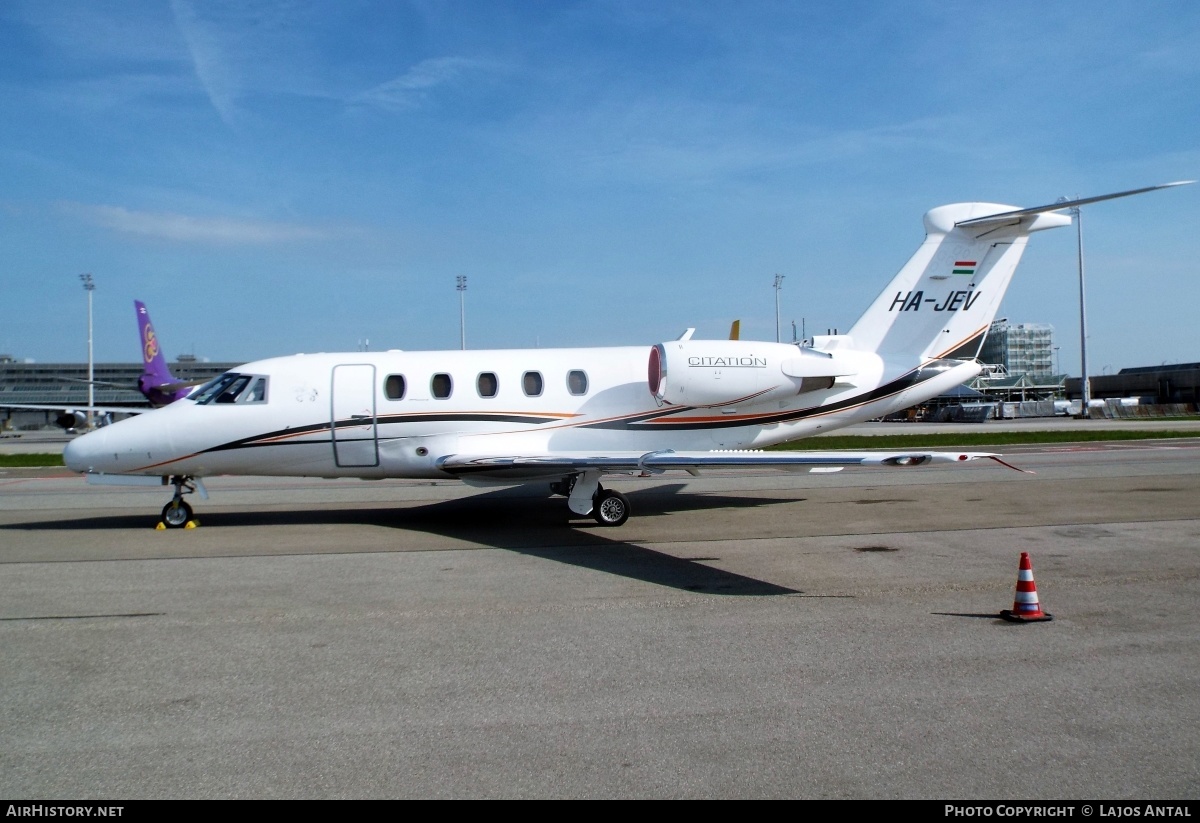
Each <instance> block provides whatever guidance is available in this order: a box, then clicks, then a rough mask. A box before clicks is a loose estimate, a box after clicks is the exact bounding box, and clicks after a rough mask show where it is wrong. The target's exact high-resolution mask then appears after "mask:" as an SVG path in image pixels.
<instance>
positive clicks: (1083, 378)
mask: <svg viewBox="0 0 1200 823" xmlns="http://www.w3.org/2000/svg"><path fill="white" fill-rule="evenodd" d="M1067 213H1068V214H1070V215H1071V216H1072V217H1074V218H1075V237H1076V243H1077V246H1078V249H1079V371H1080V376H1079V391H1080V398H1081V399H1080V408H1079V411H1080V413H1081V414H1082V416H1083V418H1084V419H1085V420H1087V419H1090V418H1089V417H1088V406H1089V405H1090V404H1091V401H1092V390H1091V386H1090V385H1089V383H1088V366H1087V298H1086V294H1085V292H1084V287H1083V212H1082V211H1081V210H1080V208H1079V206H1075V207H1073V208H1070V209H1068V210H1067Z"/></svg>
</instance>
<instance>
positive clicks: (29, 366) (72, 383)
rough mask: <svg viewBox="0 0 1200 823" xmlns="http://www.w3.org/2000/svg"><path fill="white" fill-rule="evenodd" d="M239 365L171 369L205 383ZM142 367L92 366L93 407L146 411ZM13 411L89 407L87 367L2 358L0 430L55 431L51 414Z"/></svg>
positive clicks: (183, 360)
mask: <svg viewBox="0 0 1200 823" xmlns="http://www.w3.org/2000/svg"><path fill="white" fill-rule="evenodd" d="M238 365H240V363H207V362H202V361H199V360H196V359H195V358H191V357H188V356H182V357H180V358H179V360H178V361H176V362H174V363H171V364H170V369H171V373H172V374H173V375H174V376H175V377H177V378H178V379H180V380H184V381H192V380H204V381H208V380H210V379H212V378H213V377H216V376H217V375H219V374H222V373H223V372H226V371H229V370H230V369H232V368H236V367H237V366H238ZM142 368H143V367H142V364H141V363H95V364H93V365H92V382H93V389H92V394H93V403H94V405H97V406H115V407H125V406H128V407H129V408H131V409H144V408H146V405H147V403H146V398H145V397H144V396H143V395H142V393H141V392H139V391H138V390H137V381H138V376H139V375H141V373H142ZM8 404H15V405H48V406H73V407H78V409H79V410H81V411H86V409H87V406H88V366H87V363H23V362H20V361H18V360H16V359H15V358H13V357H12V356H10V355H4V354H0V428H2V429H5V430H22V429H24V430H34V429H42V428H48V427H54V426H55V425H57V424H56V420H57V418H58V415H59V413H58V412H56V411H52V410H44V411H43V410H30V409H13V408H7V406H8Z"/></svg>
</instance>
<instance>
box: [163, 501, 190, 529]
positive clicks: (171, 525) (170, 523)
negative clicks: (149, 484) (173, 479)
mask: <svg viewBox="0 0 1200 823" xmlns="http://www.w3.org/2000/svg"><path fill="white" fill-rule="evenodd" d="M191 519H192V507H191V506H189V505H188V504H187V503H186V502H185V501H183V500H172V501H171V502H170V503H168V504H167V505H165V506H163V510H162V521H163V523H165V524H166V526H167V528H168V529H182V528H183V527H184V526H186V525H187V523H188V521H189V520H191Z"/></svg>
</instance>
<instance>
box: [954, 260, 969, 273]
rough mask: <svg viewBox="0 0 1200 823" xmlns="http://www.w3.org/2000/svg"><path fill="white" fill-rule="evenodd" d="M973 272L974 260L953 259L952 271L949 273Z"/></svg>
mask: <svg viewBox="0 0 1200 823" xmlns="http://www.w3.org/2000/svg"><path fill="white" fill-rule="evenodd" d="M974 273H975V261H974V260H955V261H954V271H952V272H951V274H974Z"/></svg>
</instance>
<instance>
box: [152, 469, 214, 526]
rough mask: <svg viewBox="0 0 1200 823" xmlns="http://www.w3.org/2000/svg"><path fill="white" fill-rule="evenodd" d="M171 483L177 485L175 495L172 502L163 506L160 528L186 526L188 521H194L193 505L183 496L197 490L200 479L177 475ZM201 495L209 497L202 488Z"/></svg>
mask: <svg viewBox="0 0 1200 823" xmlns="http://www.w3.org/2000/svg"><path fill="white" fill-rule="evenodd" d="M171 483H172V484H173V485H174V486H175V496H174V497H172V498H171V502H170V503H168V504H167V505H165V506H163V510H162V520H161V521H160V522H161V525H160V527H159V528H162V527H163V526H165V527H166V528H168V529H182V528H186V527H187V525H188V523H193V520H192V507H191V506H190V505H188V503H187V501H186V500H184V499H183V496H184V495H185V494H191V493H192V492H194V491H196V487H197V486H198V485H199V483H200V481H199V480H193V479H192V478H191V477H190V476H186V475H176V476H174V477H172V478H171ZM200 496H201V497H207V495H206V494H204V492H203V490H201V494H200Z"/></svg>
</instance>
